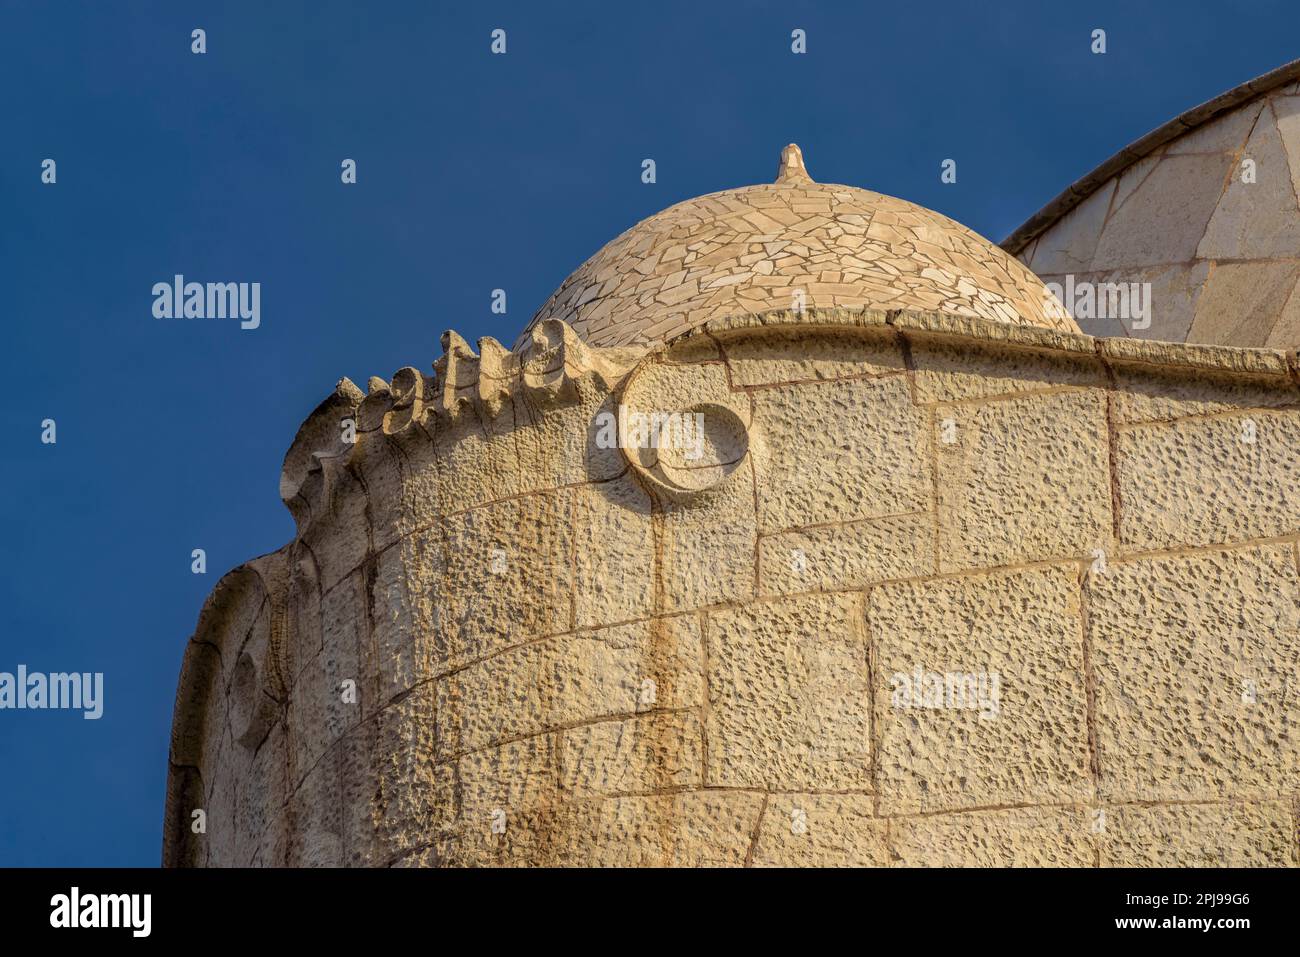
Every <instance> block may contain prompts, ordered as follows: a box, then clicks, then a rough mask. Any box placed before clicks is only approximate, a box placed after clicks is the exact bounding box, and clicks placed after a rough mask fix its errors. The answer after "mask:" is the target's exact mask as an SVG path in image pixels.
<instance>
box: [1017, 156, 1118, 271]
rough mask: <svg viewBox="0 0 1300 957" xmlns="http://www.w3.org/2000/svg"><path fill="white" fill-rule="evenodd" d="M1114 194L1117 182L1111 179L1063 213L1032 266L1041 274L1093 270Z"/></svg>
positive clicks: (1043, 239)
mask: <svg viewBox="0 0 1300 957" xmlns="http://www.w3.org/2000/svg"><path fill="white" fill-rule="evenodd" d="M1114 193H1115V182H1114V180H1111V181H1110V182H1108V183H1105V184H1104V185H1103V186H1102V187H1101V188H1100V189H1098V190H1097V191H1096V192H1094V193H1093V194H1092V195H1091V196H1089V197H1088V198H1087V199H1085V200H1084V201H1083V202H1082V203H1080V204H1079V205H1078V206H1076V207H1074V209H1072V210H1070V212H1068V213H1066V214H1065V215H1064V216H1062V217H1061V219H1060V221H1059V222H1057V223H1055V224H1054V225H1053V226H1052V228H1051V229H1049V230H1048V231H1047V232H1046V233H1044V234H1043V236H1042V237H1041V239H1040V240H1039V242H1038V245H1037V246H1036V248H1035V249H1034V256H1033V259H1032V260H1031V261H1030V264H1029V266H1030V268H1031V269H1033V271H1034V272H1036V273H1038V275H1040V276H1043V275H1048V274H1055V273H1061V274H1064V273H1082V272H1087V271H1088V270H1089V269H1091V268H1092V257H1093V254H1094V253H1095V252H1096V251H1097V242H1098V240H1100V239H1101V229H1102V226H1103V225H1105V222H1106V213H1107V212H1108V211H1109V210H1110V203H1111V197H1112V196H1113V195H1114Z"/></svg>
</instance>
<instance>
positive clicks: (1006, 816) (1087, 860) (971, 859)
mask: <svg viewBox="0 0 1300 957" xmlns="http://www.w3.org/2000/svg"><path fill="white" fill-rule="evenodd" d="M1092 814H1093V812H1092V811H1091V810H1090V809H1088V808H1083V807H1024V808H1007V809H1005V810H996V811H968V812H964V813H959V814H936V815H927V816H925V817H901V818H893V819H891V820H890V822H889V836H890V849H891V850H892V851H893V853H894V855H895V859H896V861H897V863H898V865H899V866H900V867H1092V866H1093V864H1094V862H1095V859H1096V850H1095V846H1094V835H1093V833H1092V827H1093V817H1092Z"/></svg>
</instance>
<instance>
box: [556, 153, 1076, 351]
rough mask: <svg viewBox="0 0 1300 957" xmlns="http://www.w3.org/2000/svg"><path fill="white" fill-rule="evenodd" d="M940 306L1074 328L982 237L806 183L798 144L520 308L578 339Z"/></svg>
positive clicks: (625, 237) (1038, 285) (641, 230)
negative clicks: (770, 167) (754, 180)
mask: <svg viewBox="0 0 1300 957" xmlns="http://www.w3.org/2000/svg"><path fill="white" fill-rule="evenodd" d="M800 291H801V294H802V305H803V306H804V307H808V308H811V307H814V306H821V307H829V306H847V307H864V306H866V307H874V308H881V309H918V310H940V311H944V312H952V313H957V314H959V315H966V316H976V317H980V318H983V319H992V320H997V321H1001V322H1010V323H1017V324H1021V325H1032V326H1045V327H1048V328H1052V329H1058V330H1063V331H1070V332H1077V331H1078V327H1077V326H1075V324H1074V321H1073V320H1072V319H1071V318H1070V317H1069V315H1068V314H1067V313H1066V312H1065V310H1064V309H1062V308H1061V307H1060V306H1059V305H1058V304H1057V303H1056V301H1055V300H1054V299H1051V298H1050V294H1049V293H1048V292H1047V289H1046V287H1044V285H1043V283H1042V281H1041V280H1039V279H1038V278H1037V277H1036V276H1035V275H1034V274H1033V273H1032V272H1030V271H1029V270H1028V269H1027V268H1026V267H1025V266H1024V265H1022V264H1021V263H1020V262H1018V261H1016V260H1015V259H1013V258H1012V257H1010V256H1008V255H1007V254H1006V253H1005V252H1003V251H1002V250H1001V249H999V248H998V247H996V246H994V245H993V244H992V243H990V242H989V241H988V240H986V239H984V238H983V237H982V236H979V235H978V234H976V233H974V232H972V231H971V230H969V229H967V228H966V227H965V226H962V225H961V224H960V223H956V222H954V221H953V220H951V219H948V218H947V217H946V216H941V215H940V214H938V213H936V212H933V211H931V210H928V209H925V208H923V207H921V206H916V205H914V204H913V203H908V202H905V201H903V200H901V199H895V198H894V197H892V196H884V195H882V194H880V193H873V192H871V191H869V190H865V189H856V188H854V187H851V186H835V185H829V184H822V183H815V182H813V180H812V179H811V178H810V177H809V176H808V172H807V170H806V169H805V167H804V164H803V155H802V153H801V152H800V150H799V147H797V146H795V145H793V144H791V145H790V146H787V147H786V148H785V149H784V150H783V151H782V153H781V167H780V171H779V175H778V176H777V180H776V182H775V183H772V184H768V185H760V186H747V187H743V188H741V189H731V190H724V191H723V192H720V193H711V194H709V195H707V196H701V197H699V198H697V199H691V200H687V201H686V202H683V203H678V204H677V205H676V206H671V207H669V208H668V209H666V210H664V211H663V212H661V213H657V214H655V215H654V216H651V217H650V218H649V219H646V220H643V221H642V222H640V223H637V224H636V225H635V226H633V227H632V228H631V229H629V230H627V231H626V232H624V233H623V234H622V235H621V236H619V237H617V238H616V239H614V240H613V241H612V242H610V243H608V244H606V245H605V246H604V247H603V248H602V249H601V250H600V251H599V252H597V253H596V254H595V255H594V256H592V257H591V258H590V259H588V260H587V261H586V262H585V263H583V264H582V265H581V266H580V267H579V268H578V269H577V271H576V272H574V273H573V274H572V275H571V276H569V278H568V279H566V280H565V281H564V283H563V284H562V285H561V286H560V288H559V289H557V290H556V291H555V293H554V294H553V295H552V296H551V298H550V299H549V300H547V302H546V304H545V305H543V306H542V308H541V309H539V310H538V312H537V314H536V315H535V316H534V317H533V324H535V323H537V322H540V321H541V320H543V319H563V320H564V321H565V322H567V323H569V324H570V325H571V326H573V327H574V329H576V330H577V331H578V333H579V334H580V335H581V336H582V337H583V338H584V339H586V340H587V342H589V343H591V344H592V345H599V346H623V345H644V344H649V343H653V342H659V341H662V340H664V339H667V338H670V337H672V336H674V335H677V334H678V333H682V332H685V331H687V330H688V329H691V328H694V327H695V326H698V325H700V324H701V323H704V322H707V321H708V320H710V319H714V318H718V317H721V316H726V315H732V314H736V313H746V312H749V313H756V312H765V311H768V310H773V309H790V308H793V307H795V306H796V304H797V302H798V296H799V295H800Z"/></svg>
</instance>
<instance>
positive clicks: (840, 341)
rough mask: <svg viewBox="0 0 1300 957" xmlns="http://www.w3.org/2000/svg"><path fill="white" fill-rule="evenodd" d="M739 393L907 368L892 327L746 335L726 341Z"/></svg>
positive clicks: (785, 330)
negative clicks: (746, 389) (758, 388)
mask: <svg viewBox="0 0 1300 957" xmlns="http://www.w3.org/2000/svg"><path fill="white" fill-rule="evenodd" d="M722 344H723V348H724V350H725V352H726V357H727V365H728V367H729V368H730V370H731V382H732V384H733V385H734V386H736V387H737V388H750V387H761V386H773V385H786V384H790V383H795V382H814V381H821V380H829V379H844V378H849V377H852V376H872V375H881V374H883V373H887V372H900V371H902V370H903V368H904V364H903V353H902V349H901V348H900V347H899V344H898V341H897V339H896V338H895V336H894V335H893V332H892V330H890V329H889V328H888V327H885V326H883V324H882V326H881V328H879V329H877V330H871V331H865V330H858V329H825V330H823V329H807V328H803V329H800V328H798V327H795V328H780V329H764V330H746V331H744V332H742V333H737V334H732V335H729V336H727V337H725V338H724V339H723V340H722Z"/></svg>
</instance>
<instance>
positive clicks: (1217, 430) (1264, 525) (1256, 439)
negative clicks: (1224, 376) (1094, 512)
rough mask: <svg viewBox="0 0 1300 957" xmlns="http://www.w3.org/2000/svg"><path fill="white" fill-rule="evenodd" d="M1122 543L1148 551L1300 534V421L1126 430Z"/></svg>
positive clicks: (1269, 417)
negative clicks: (1298, 506)
mask: <svg viewBox="0 0 1300 957" xmlns="http://www.w3.org/2000/svg"><path fill="white" fill-rule="evenodd" d="M1116 463H1117V468H1118V471H1119V497H1120V538H1121V541H1122V542H1123V544H1124V546H1125V547H1126V548H1130V549H1134V550H1148V549H1156V548H1168V547H1171V546H1177V545H1210V544H1217V543H1225V542H1241V541H1246V540H1249V539H1252V538H1266V537H1269V536H1274V535H1285V534H1289V533H1291V532H1294V531H1296V530H1298V529H1300V515H1297V512H1296V506H1297V504H1300V414H1298V413H1295V412H1286V413H1281V412H1250V413H1237V414H1233V415H1220V416H1215V417H1212V418H1199V419H1184V420H1181V421H1178V422H1175V423H1173V424H1170V425H1159V424H1157V425H1143V426H1136V427H1133V428H1129V429H1124V430H1121V431H1120V433H1119V439H1118V454H1117V456H1116Z"/></svg>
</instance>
